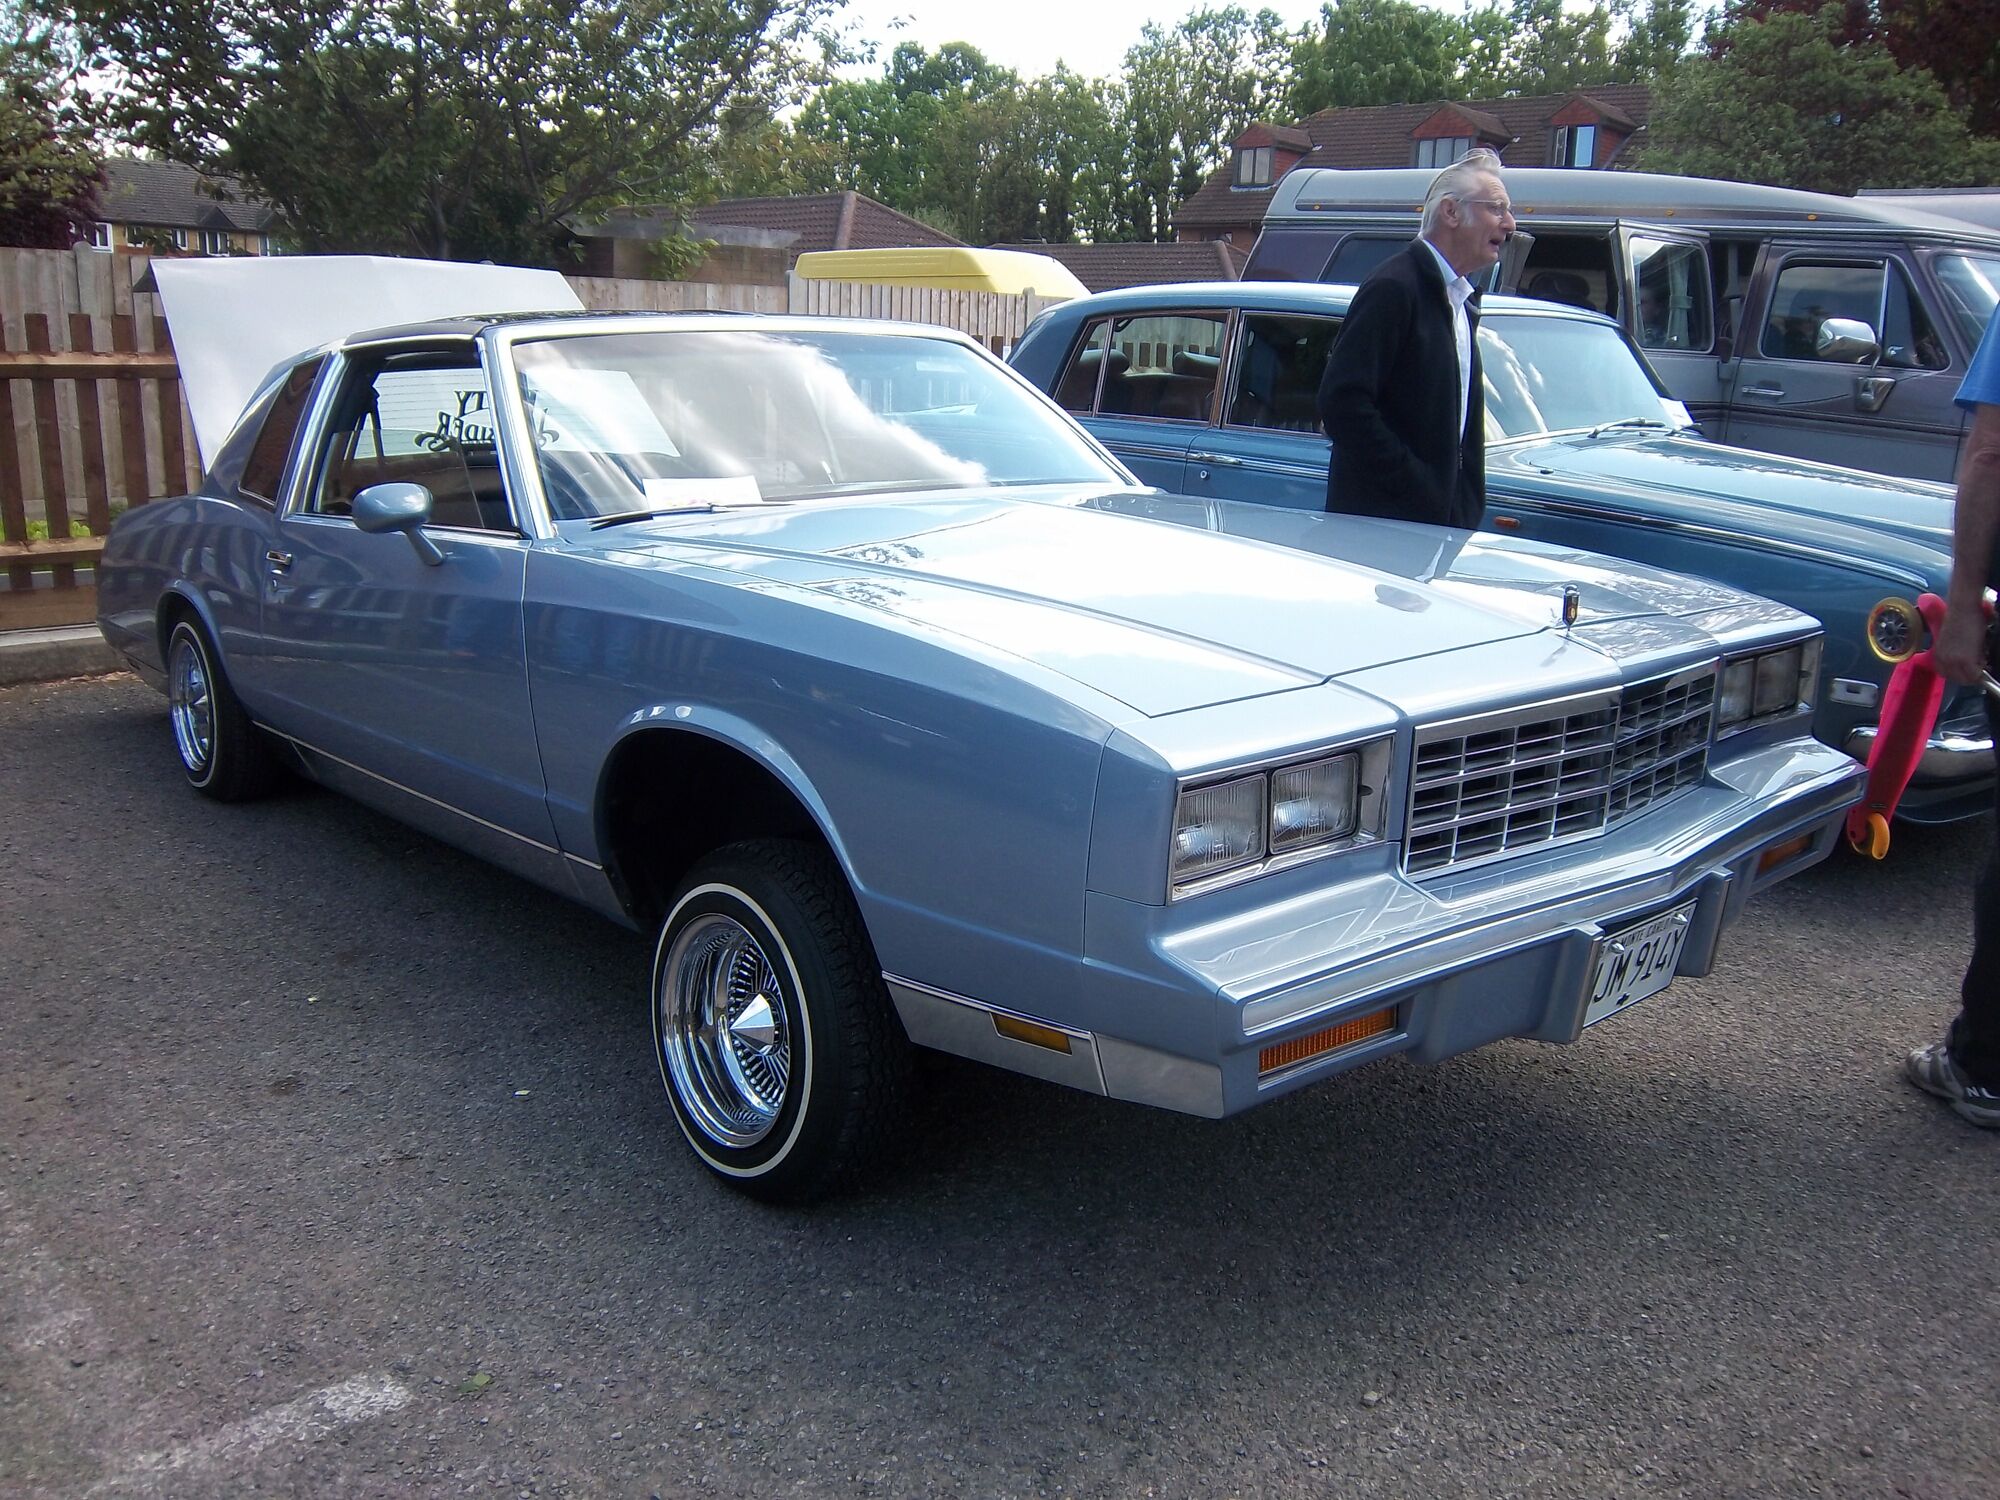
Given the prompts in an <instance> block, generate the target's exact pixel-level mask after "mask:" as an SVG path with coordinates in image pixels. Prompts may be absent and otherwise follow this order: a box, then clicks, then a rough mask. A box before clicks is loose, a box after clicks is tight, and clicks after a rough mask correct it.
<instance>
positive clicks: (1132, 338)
mask: <svg viewBox="0 0 2000 1500" xmlns="http://www.w3.org/2000/svg"><path fill="white" fill-rule="evenodd" d="M1227 321H1228V320H1227V319H1226V317H1225V316H1224V315H1223V314H1221V313H1199V312H1197V313H1152V314H1139V315H1136V316H1127V317H1121V318H1103V319H1099V320H1098V321H1097V322H1095V323H1093V324H1091V326H1090V330H1089V332H1088V333H1086V334H1085V336H1084V339H1083V342H1082V343H1081V344H1080V345H1079V346H1078V348H1077V352H1076V353H1075V354H1074V355H1073V356H1072V357H1071V359H1070V363H1069V367H1068V368H1067V369H1066V370H1064V371H1063V376H1062V379H1061V381H1060V382H1058V384H1057V387H1056V399H1057V400H1058V401H1059V402H1060V403H1061V404H1062V405H1063V406H1064V407H1065V408H1066V409H1068V410H1070V411H1076V412H1088V411H1093V410H1094V411H1098V412H1102V413H1104V414H1105V415H1107V416H1126V417H1166V418H1169V419H1173V420H1178V421H1187V422H1206V421H1208V419H1209V414H1210V413H1211V412H1212V411H1213V410H1214V409H1215V388H1216V386H1217V384H1218V383H1219V381H1218V377H1219V375H1220V373H1221V369H1222V334H1223V329H1224V327H1225V325H1226V323H1227ZM1100 369H1101V370H1102V371H1103V375H1102V380H1101V382H1100V379H1099V376H1098V371H1099V370H1100ZM1093 392H1094V393H1095V401H1094V403H1093V402H1092V400H1091V395H1092V393H1093Z"/></svg>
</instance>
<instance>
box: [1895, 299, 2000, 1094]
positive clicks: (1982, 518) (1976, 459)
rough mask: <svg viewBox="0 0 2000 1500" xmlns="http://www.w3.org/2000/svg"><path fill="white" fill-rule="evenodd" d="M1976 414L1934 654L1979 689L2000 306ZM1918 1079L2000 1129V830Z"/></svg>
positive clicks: (1997, 489) (1997, 422) (1999, 580)
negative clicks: (1967, 951) (1959, 982)
mask: <svg viewBox="0 0 2000 1500" xmlns="http://www.w3.org/2000/svg"><path fill="white" fill-rule="evenodd" d="M1958 404H1959V405H1960V406H1962V407H1964V408H1965V409H1966V410H1968V411H1970V412H1971V413H1972V430H1971V432H1970V433H1968V434H1967V436H1966V441H1965V451H1964V453H1963V454H1961V455H1960V458H1959V461H1958V499H1957V503H1956V505H1955V507H1954V509H1953V512H1952V533H1951V593H1950V597H1948V598H1947V599H1946V600H1945V616H1944V627H1943V629H1941V630H1940V631H1939V632H1938V638H1937V641H1936V643H1935V644H1934V646H1933V648H1932V653H1931V655H1932V659H1933V660H1934V661H1935V662H1936V663H1937V667H1938V670H1939V671H1941V672H1942V673H1943V674H1944V675H1945V676H1946V677H1947V678H1949V679H1950V680H1951V681H1953V682H1962V683H1967V684H1973V683H1977V682H1978V681H1979V680H1980V673H1981V672H1983V671H1993V672H1995V673H1996V674H2000V650H1996V647H1995V641H1994V636H1993V633H1992V631H1991V629H1990V628H1989V624H1988V621H1987V618H1986V607H1985V594H1986V590H1987V589H1988V588H1991V587H1994V586H1996V585H2000V557H1996V556H1995V546H1996V544H2000V308H1995V309H1994V312H1993V320H1992V321H1991V322H1990V323H1988V324H1987V325H1986V337H1985V338H1983V339H1981V340H1980V342H1979V352H1978V353H1977V354H1975V355H1974V356H1973V358H1972V368H1971V369H1969V370H1967V371H1966V372H1965V381H1964V383H1963V384H1962V385H1960V386H1959V388H1958ZM1986 718H1987V722H1988V724H1989V725H1991V726H1992V728H1993V733H1994V741H1995V743H1996V744H2000V706H1997V705H1996V704H1995V703H1994V701H1993V697H1992V695H1991V694H1988V695H1987V699H1986ZM1903 1070H1904V1072H1905V1073H1906V1074H1907V1075H1908V1076H1909V1079H1910V1082H1912V1083H1914V1084H1915V1085H1916V1086H1917V1087H1918V1088H1920V1089H1923V1090H1924V1091H1926V1092H1927V1093H1932V1094H1936V1095H1937V1096H1938V1097H1939V1098H1940V1099H1945V1100H1948V1101H1949V1102H1950V1104H1951V1107H1952V1108H1953V1109H1954V1110H1956V1111H1957V1112H1958V1113H1959V1114H1960V1115H1961V1116H1963V1117H1964V1118H1965V1119H1967V1120H1970V1121H1971V1122H1972V1123H1973V1124H1975V1125H1981V1126H1984V1127H1986V1128H1987V1129H1989V1130H1993V1129H2000V824H1996V832H1995V842H1994V846H1993V848H1992V850H1991V851H1990V852H1989V853H1988V854H1987V858H1986V868H1985V869H1984V870H1983V871H1981V872H1980V876H1979V883H1978V884H1977V885H1976V886H1975V887H1974V888H1973V897H1972V958H1971V960H1970V961H1969V962H1968V963H1967V964H1966V966H1965V982H1964V985H1963V986H1962V988H1961V990H1960V995H1959V1011H1958V1015H1957V1016H1956V1017H1954V1018H1953V1020H1952V1023H1951V1028H1950V1030H1948V1031H1947V1032H1946V1033H1945V1035H1944V1040H1943V1041H1939V1042H1932V1043H1931V1044H1930V1045H1929V1046H1926V1047H1919V1048H1918V1049H1917V1050H1916V1051H1914V1052H1912V1053H1911V1054H1910V1055H1909V1058H1908V1059H1907V1060H1906V1061H1905V1063H1904V1065H1903Z"/></svg>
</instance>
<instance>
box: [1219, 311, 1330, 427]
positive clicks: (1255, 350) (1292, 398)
mask: <svg viewBox="0 0 2000 1500" xmlns="http://www.w3.org/2000/svg"><path fill="white" fill-rule="evenodd" d="M1339 331H1340V323H1339V321H1338V320H1336V319H1334V318H1306V317H1291V316H1283V315H1280V314H1276V313H1246V314H1244V317H1243V323H1242V331H1241V332H1240V334H1239V335H1238V342H1239V343H1240V345H1241V347H1242V351H1243V352H1242V355H1241V357H1239V358H1238V360H1237V362H1236V376H1235V383H1234V385H1233V386H1232V388H1231V390H1230V393H1229V417H1228V421H1229V424H1230V425H1231V426H1234V427H1266V428H1271V429H1274V430H1276V431H1279V432H1318V431H1319V430H1320V428H1319V382H1320V377H1321V376H1322V375H1324V374H1325V373H1326V359H1327V355H1328V353H1329V352H1330V351H1331V350H1332V348H1333V339H1334V335H1335V334H1336V333H1338V332H1339Z"/></svg>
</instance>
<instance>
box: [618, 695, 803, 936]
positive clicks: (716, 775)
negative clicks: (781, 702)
mask: <svg viewBox="0 0 2000 1500" xmlns="http://www.w3.org/2000/svg"><path fill="white" fill-rule="evenodd" d="M597 832H598V847H599V849H601V850H602V851H603V856H604V866H605V870H606V873H607V874H608V875H609V876H610V878H611V882H612V885H613V886H614V887H615V888H616V890H617V892H618V896H619V899H620V900H621V901H622V902H623V903H624V905H625V909H626V911H627V912H628V913H629V914H630V915H631V917H632V919H633V920H634V921H635V922H636V923H637V924H638V925H639V926H640V928H641V929H642V930H645V931H651V930H652V929H653V928H655V927H657V926H658V925H659V924H660V921H661V919H662V918H664V917H665V915H666V910H667V901H668V899H669V898H670V897H671V896H672V894H673V892H674V889H675V887H676V886H677V885H678V884H679V883H680V880H681V877H682V876H683V875H685V874H686V873H687V871H688V870H689V869H690V868H691V867H692V866H693V865H694V863H695V862H696V861H697V860H699V859H701V858H702V857H703V856H704V855H706V854H708V853H710V852H712V851H714V850H716V849H719V848H721V847H723V846H724V845H725V844H734V843H739V842H742V841H744V840H747V839H762V838H791V839H802V840H806V841H809V842H811V843H814V844H818V845H820V846H821V847H825V846H826V838H825V835H824V834H823V833H822V831H821V829H820V826H819V824H818V823H817V822H815V821H814V819H813V817H812V814H811V813H809V812H808V811H807V810H806V808H805V805H804V804H803V803H801V802H800V801H799V799H798V797H797V796H796V795H794V794H793V792H792V789H791V788H790V787H788V786H786V785H785V784H784V782H782V781H780V780H779V779H778V778H777V777H776V776H774V775H773V774H772V773H771V772H770V771H769V770H767V769H766V768H765V767H764V766H762V765H759V764H758V763H757V762H756V761H755V760H753V759H751V758H750V757H749V756H748V755H745V754H744V753H743V752H742V751H741V750H738V749H736V748H735V747H734V746H733V745H727V744H724V743H723V742H722V741H720V740H714V739H710V738H709V737H708V736H707V735H703V734H696V733H693V732H691V731H686V730H675V729H656V730H645V731H642V732H641V733H638V734H634V735H630V736H628V737H627V738H626V739H625V740H624V741H623V742H621V743H620V744H619V746H618V748H617V749H616V750H615V751H613V752H612V756H611V762H610V764H609V765H608V766H607V767H606V768H605V772H604V777H603V780H602V782H601V783H600V787H599V792H598V810H597Z"/></svg>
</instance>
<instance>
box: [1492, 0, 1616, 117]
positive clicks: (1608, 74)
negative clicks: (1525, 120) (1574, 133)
mask: <svg viewBox="0 0 2000 1500" xmlns="http://www.w3.org/2000/svg"><path fill="white" fill-rule="evenodd" d="M1508 22H1509V25H1510V27H1511V29H1512V32H1513V39H1512V42H1511V43H1510V46H1509V49H1508V50H1509V57H1508V64H1509V74H1510V76H1509V77H1507V78H1506V79H1505V80H1503V84H1504V86H1503V89H1502V92H1505V93H1517V94H1562V93H1567V92H1569V91H1570V90H1572V89H1582V88H1589V87H1590V86H1592V85H1593V84H1599V83H1611V82H1614V81H1617V77H1618V69H1617V68H1616V66H1615V65H1614V64H1613V62H1612V56H1611V28H1612V15H1611V12H1610V10H1609V9H1608V8H1606V7H1605V6H1603V5H1601V4H1599V5H1593V6H1591V7H1590V8H1589V9H1588V10H1570V9H1568V8H1567V7H1566V6H1565V5H1564V4H1563V0H1513V4H1512V6H1511V7H1510V8H1509V11H1508Z"/></svg>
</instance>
